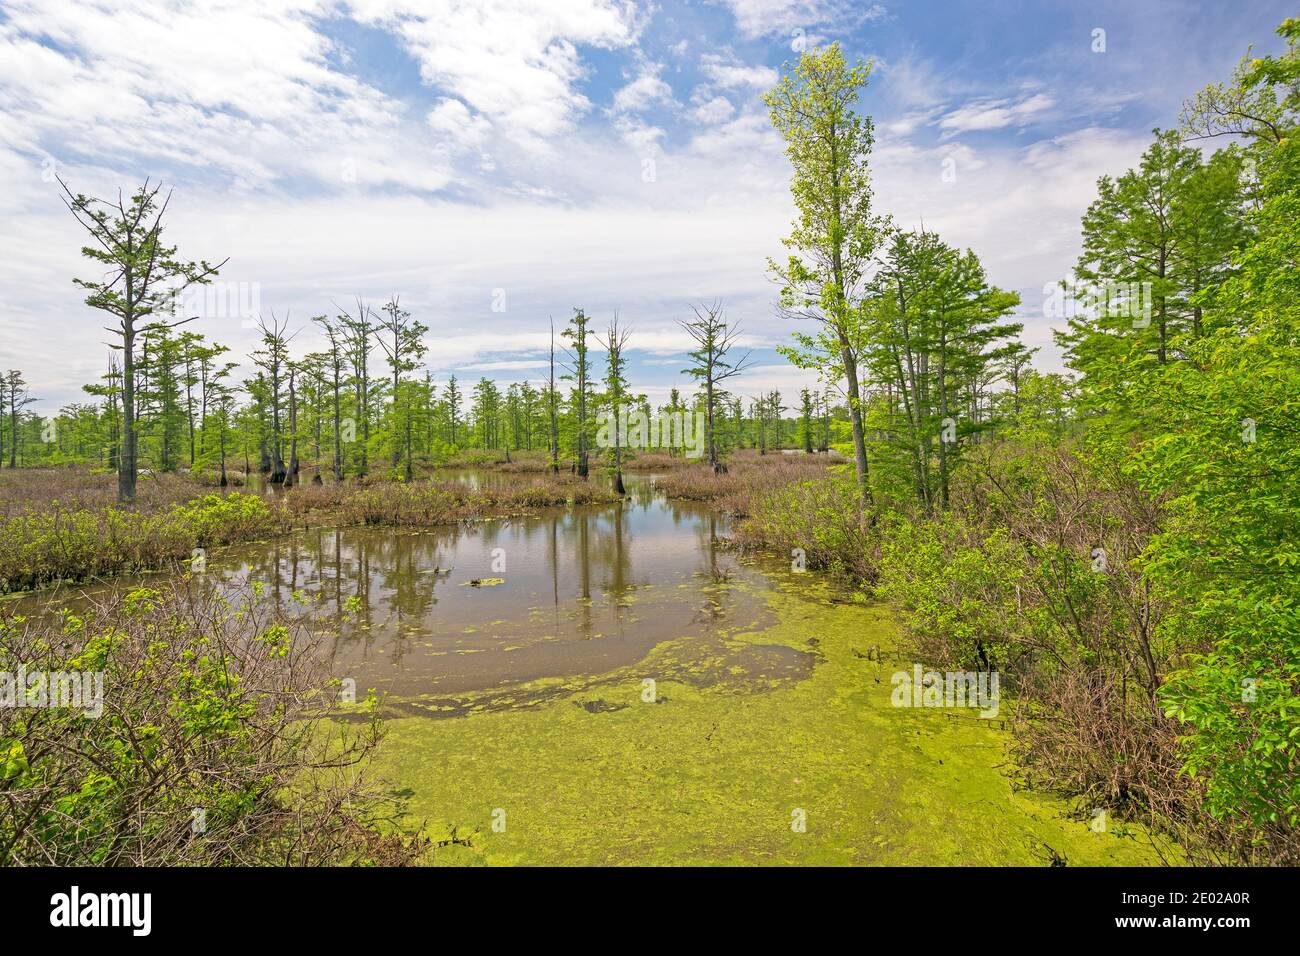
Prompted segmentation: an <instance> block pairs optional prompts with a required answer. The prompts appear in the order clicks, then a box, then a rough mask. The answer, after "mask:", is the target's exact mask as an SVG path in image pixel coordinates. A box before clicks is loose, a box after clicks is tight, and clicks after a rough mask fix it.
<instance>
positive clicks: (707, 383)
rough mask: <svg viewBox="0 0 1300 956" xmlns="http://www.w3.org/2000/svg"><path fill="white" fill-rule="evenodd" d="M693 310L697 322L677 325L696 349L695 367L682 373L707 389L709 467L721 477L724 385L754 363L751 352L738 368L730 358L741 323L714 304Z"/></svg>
mask: <svg viewBox="0 0 1300 956" xmlns="http://www.w3.org/2000/svg"><path fill="white" fill-rule="evenodd" d="M691 308H692V311H694V313H695V318H694V319H683V320H681V321H680V322H678V325H680V326H681V327H682V328H683V329H684V330H685V331H686V334H687V335H689V336H690V337H691V339H692V340H693V341H694V342H695V348H694V349H693V350H692V351H690V352H688V353H687V354H688V355H689V356H690V358H691V361H692V363H693V364H692V365H691V367H690V368H686V369H682V372H683V374H686V375H689V376H691V378H693V379H695V380H696V382H699V383H702V384H703V386H704V407H705V422H704V442H705V445H706V447H707V449H708V456H709V465H710V467H712V468H713V471H714V474H719V473H721V472H724V471H726V470H727V466H726V465H724V464H723V463H722V458H721V456H720V455H719V453H718V439H717V430H716V428H715V427H714V418H715V412H716V410H717V406H718V403H719V402H720V401H722V399H723V398H724V397H725V395H726V392H725V391H723V390H722V388H721V385H722V383H723V382H725V381H726V380H727V379H729V378H732V377H734V376H736V375H739V374H740V373H741V372H743V371H744V370H745V369H747V368H749V367H750V366H751V365H752V364H753V362H752V361H751V360H750V353H749V352H746V353H745V354H744V355H742V356H741V357H740V359H739V360H738V361H737V362H735V364H732V362H731V361H730V360H729V359H728V358H727V355H728V353H730V351H731V349H732V347H733V346H734V345H735V344H736V338H737V337H738V336H739V334H740V325H739V323H737V324H736V325H731V324H729V323H728V322H727V320H726V318H724V316H723V312H722V303H721V302H715V303H714V304H713V305H711V306H708V305H705V306H692V307H691Z"/></svg>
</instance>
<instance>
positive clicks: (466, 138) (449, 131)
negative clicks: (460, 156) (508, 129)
mask: <svg viewBox="0 0 1300 956" xmlns="http://www.w3.org/2000/svg"><path fill="white" fill-rule="evenodd" d="M427 119H428V122H429V126H430V127H432V128H433V129H434V130H435V131H436V132H438V133H440V134H442V137H441V140H442V143H443V144H444V145H445V146H446V148H447V149H450V150H461V149H473V148H478V147H481V146H482V145H483V143H484V142H485V141H486V140H487V137H488V135H489V134H490V133H491V131H492V124H491V123H489V122H488V121H487V120H486V119H484V118H483V117H482V116H475V115H473V114H472V113H470V111H469V107H467V106H466V105H465V104H464V103H462V102H461V101H460V100H454V99H451V98H447V99H442V100H439V101H438V103H437V105H436V106H434V108H433V109H431V110H430V111H429V115H428V117H427Z"/></svg>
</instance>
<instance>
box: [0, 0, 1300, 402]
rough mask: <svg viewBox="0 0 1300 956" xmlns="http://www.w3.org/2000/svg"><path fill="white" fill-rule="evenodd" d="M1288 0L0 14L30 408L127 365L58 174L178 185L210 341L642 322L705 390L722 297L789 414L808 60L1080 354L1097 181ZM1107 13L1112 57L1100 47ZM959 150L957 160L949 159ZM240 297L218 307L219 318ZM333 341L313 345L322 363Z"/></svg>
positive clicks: (1031, 311)
mask: <svg viewBox="0 0 1300 956" xmlns="http://www.w3.org/2000/svg"><path fill="white" fill-rule="evenodd" d="M1293 12H1294V11H1293V10H1291V9H1289V5H1288V4H1286V3H1281V2H1277V3H1274V2H1267V0H1264V2H1252V3H1249V4H1241V3H1227V2H1223V3H1190V2H1141V3H1135V2H1132V0H1129V2H1125V3H1089V4H1079V3H1033V4H1031V3H1005V2H988V0H984V2H978V3H966V2H950V3H940V2H924V3H921V2H893V3H852V4H851V3H842V2H837V0H753V2H741V0H715V2H692V3H684V2H666V0H665V2H661V3H634V2H623V0H481V2H478V3H456V2H434V0H424V2H414V0H352V2H348V0H260V2H246V0H238V2H236V0H210V2H207V3H203V4H192V3H172V2H163V0H148V2H145V0H118V2H115V3H93V2H85V0H80V2H76V3H68V2H49V0H0V174H3V176H4V181H5V183H6V189H5V190H3V191H0V192H2V193H3V195H0V219H2V220H3V222H4V227H3V229H2V230H0V316H2V318H0V367H3V368H9V367H16V368H21V369H23V370H24V371H25V372H26V375H27V378H28V380H29V381H30V382H31V387H32V394H33V395H35V396H36V397H37V398H38V399H39V402H38V404H37V406H36V407H37V409H38V410H40V411H43V412H46V413H48V412H51V411H53V410H54V409H55V408H57V407H59V406H60V405H61V404H64V403H66V402H69V401H74V400H78V399H79V398H80V395H79V386H80V384H81V383H82V382H85V381H89V380H92V379H94V378H95V377H97V376H98V375H99V374H100V373H101V371H102V369H103V367H104V365H105V364H106V362H107V355H108V350H107V347H106V346H103V345H101V344H99V343H102V342H104V341H105V340H106V338H107V336H106V335H105V334H104V333H103V332H101V331H100V326H102V325H103V324H104V323H103V322H102V321H101V319H100V318H99V317H98V316H95V315H93V314H92V313H91V312H90V311H89V310H88V309H86V308H85V307H84V305H82V304H81V303H80V300H79V296H78V295H77V291H76V289H75V288H74V287H72V285H71V282H70V278H71V277H72V276H73V275H88V274H90V272H89V271H88V267H87V265H85V264H83V263H82V262H81V260H80V259H79V257H78V252H77V250H78V248H79V246H80V242H81V237H80V236H79V235H78V233H77V230H76V227H75V224H74V223H73V222H72V220H71V217H70V216H69V215H68V213H67V212H66V210H64V209H63V207H62V205H61V203H60V201H59V198H58V192H57V185H56V184H55V183H54V182H53V175H52V174H53V173H54V172H56V171H57V172H58V173H59V174H60V175H62V176H63V177H64V178H65V179H67V180H68V181H69V182H70V184H71V185H72V186H73V188H74V189H77V190H80V191H85V192H90V193H95V194H113V193H115V192H116V190H117V189H118V188H119V187H129V185H130V184H132V183H134V182H137V181H139V180H140V179H142V178H144V177H145V176H151V177H154V178H161V179H163V180H164V181H165V182H166V183H168V184H169V185H171V186H173V187H175V190H176V192H175V197H174V199H173V205H172V214H171V225H170V228H169V233H170V238H171V240H172V241H174V242H177V243H178V244H179V245H180V249H181V252H182V253H183V254H185V255H186V256H188V257H191V258H200V257H203V258H209V259H220V258H224V257H226V256H230V257H231V261H230V263H229V265H228V266H227V267H226V269H225V270H224V272H223V276H222V281H223V282H224V283H226V285H224V286H223V287H222V288H221V289H219V290H218V292H219V295H217V296H214V297H213V299H212V300H210V301H209V302H207V303H206V304H203V305H201V306H200V305H196V306H195V308H196V309H197V310H199V311H201V312H202V313H203V315H202V318H201V319H200V321H199V322H197V323H195V327H197V328H198V329H199V330H201V331H203V332H205V333H206V334H207V335H208V336H209V337H211V338H213V339H215V340H217V341H220V342H222V343H225V344H228V345H230V346H231V347H232V349H233V350H234V351H235V352H236V353H244V352H246V351H248V350H249V348H251V347H252V345H253V339H254V333H253V332H252V330H251V329H250V328H249V327H248V326H249V325H250V323H249V321H248V320H247V317H242V316H240V315H239V314H237V313H238V311H239V310H237V309H234V308H232V307H231V303H232V302H241V301H242V302H243V303H244V304H245V305H247V304H249V303H252V304H254V305H255V306H256V307H257V308H260V310H261V311H262V312H264V313H268V314H269V313H270V311H271V310H275V312H276V314H277V315H283V314H285V313H288V314H289V315H290V317H291V320H292V321H293V322H294V324H297V325H302V326H304V327H306V326H309V324H310V323H309V321H308V320H309V318H310V317H311V316H312V315H315V314H319V313H329V312H333V311H335V309H336V306H343V305H348V304H350V303H352V301H353V300H354V299H355V297H356V296H358V295H360V296H363V297H365V298H366V299H368V300H370V301H372V302H373V303H374V305H375V306H376V307H377V306H378V305H379V304H381V303H382V302H383V301H384V300H385V299H386V298H387V297H388V296H390V295H392V294H395V293H396V294H400V295H401V297H402V302H403V304H404V305H405V306H406V307H407V308H409V309H410V310H411V311H412V312H413V313H414V314H415V315H416V316H417V317H418V318H419V319H420V320H421V321H423V322H424V323H425V324H426V325H428V326H429V327H430V328H431V333H430V336H429V346H430V348H429V354H428V356H427V358H426V362H427V364H428V366H429V368H430V369H431V370H433V372H434V373H435V376H436V377H437V380H438V381H445V380H446V377H447V375H448V374H450V373H452V372H455V373H456V374H457V375H458V376H459V377H460V378H462V379H473V378H477V377H479V376H480V375H485V374H486V375H489V376H490V377H493V378H497V379H499V380H501V381H503V382H508V381H518V380H523V379H525V378H531V379H533V380H534V381H536V380H537V379H538V378H539V377H540V376H541V375H542V373H543V361H544V355H543V352H542V350H543V349H544V348H545V346H546V339H547V333H546V326H547V320H548V316H554V318H555V319H556V321H557V322H558V323H562V322H563V321H564V320H565V319H566V318H567V317H568V315H569V314H570V313H571V310H572V308H573V307H574V306H583V307H584V308H585V309H586V310H587V312H588V313H589V314H591V315H593V316H594V317H595V319H596V322H597V324H598V325H602V324H603V323H604V321H605V320H607V319H608V317H609V316H611V315H612V314H613V312H614V311H615V310H618V311H619V313H620V315H621V317H622V318H623V320H624V321H626V322H630V323H631V325H632V326H633V329H634V333H633V340H632V344H633V347H634V351H633V355H632V359H633V360H632V366H631V372H632V374H631V377H632V380H633V384H634V386H635V387H637V388H638V389H639V390H641V391H645V392H646V393H648V394H649V395H650V396H651V398H652V399H654V400H656V401H658V400H661V399H662V397H663V395H664V394H665V393H666V391H667V389H668V388H669V387H670V386H671V385H673V384H679V385H683V386H684V385H685V382H684V380H683V379H682V377H681V376H679V374H678V372H679V370H680V368H681V367H682V353H683V351H684V345H685V340H684V337H683V335H682V333H681V332H680V330H678V329H677V327H676V325H675V320H677V319H679V318H683V317H685V316H687V315H688V314H689V308H690V305H691V304H692V303H698V302H700V301H706V300H707V301H713V300H719V299H720V300H722V301H723V302H724V304H725V306H726V309H727V312H728V314H729V315H730V316H731V317H732V318H733V319H737V320H739V321H740V322H741V323H742V326H743V327H744V329H745V330H746V333H747V336H746V338H747V342H748V344H749V345H750V346H751V347H752V348H753V349H754V358H755V360H756V361H755V366H754V368H753V369H752V370H751V372H750V373H748V374H747V375H746V376H745V377H744V378H743V379H742V380H741V381H740V384H739V386H738V391H739V392H740V393H741V394H743V395H747V396H752V395H757V394H758V393H760V392H761V391H765V390H768V389H771V388H780V389H782V391H783V392H784V393H785V394H786V395H787V396H789V397H790V398H791V399H793V397H794V395H795V393H796V392H797V389H798V388H799V387H800V385H802V384H809V385H816V384H817V378H816V374H815V373H812V372H805V371H801V370H797V369H793V368H790V367H789V366H788V365H787V364H786V363H785V362H784V361H783V360H782V359H780V358H779V356H777V354H776V353H775V351H774V350H773V346H775V345H776V344H778V343H779V342H781V341H783V340H784V339H785V337H786V336H787V335H788V332H789V326H788V325H787V324H786V323H784V322H783V321H782V320H781V319H780V318H778V317H777V316H776V314H775V311H774V308H773V305H774V300H775V289H774V288H773V286H772V285H771V283H770V281H769V280H768V279H767V277H766V274H765V270H764V263H765V259H766V257H767V256H769V255H777V254H780V251H781V246H780V239H781V237H782V235H784V233H785V231H786V228H787V227H788V224H789V221H790V218H791V209H790V205H789V199H788V192H787V180H788V165H787V164H786V161H785V158H784V156H783V153H782V149H781V144H780V143H779V141H778V140H777V139H776V137H775V135H774V134H773V133H772V131H771V129H770V127H769V124H768V121H767V117H766V114H765V112H764V110H763V108H762V105H761V101H760V97H761V95H762V93H763V91H764V90H765V89H767V88H768V87H770V86H771V85H772V83H773V82H775V80H776V78H777V76H778V72H779V70H780V68H781V65H782V63H783V62H785V61H787V60H789V59H791V58H792V57H793V56H794V55H795V53H796V51H797V48H799V47H800V46H801V45H812V44H817V43H825V42H829V41H830V40H839V41H840V42H841V44H842V45H843V46H844V48H845V50H846V52H847V53H848V54H849V55H850V56H851V57H862V58H870V59H872V60H873V61H874V63H875V68H874V71H873V76H872V81H871V84H870V86H869V88H868V90H867V93H866V95H865V97H864V100H863V104H862V106H863V108H864V109H865V110H866V111H867V112H869V113H870V114H872V115H873V117H874V118H875V122H876V126H877V145H876V150H875V153H874V155H873V168H874V169H875V180H876V203H877V208H878V209H879V210H880V211H882V212H889V213H892V214H893V215H894V216H895V217H896V219H897V221H898V222H899V223H900V224H902V225H905V226H913V225H916V224H917V223H918V222H919V221H920V220H921V219H922V218H924V221H925V223H926V226H927V227H929V228H932V229H937V230H938V231H939V232H940V233H941V234H942V235H943V236H944V237H945V238H947V239H948V240H949V241H950V242H952V243H955V244H959V245H962V246H969V247H971V248H973V249H975V250H976V252H978V253H979V254H980V256H981V257H982V258H983V260H984V261H985V263H986V266H987V267H988V269H989V272H990V275H991V277H992V279H993V281H995V282H997V283H998V284H1000V285H1002V286H1004V287H1006V288H1012V289H1016V290H1018V291H1019V292H1020V293H1021V295H1022V298H1023V304H1022V307H1021V318H1022V320H1023V321H1024V322H1025V325H1026V333H1025V337H1026V339H1027V340H1028V341H1029V342H1030V344H1032V345H1040V346H1043V347H1044V349H1043V353H1042V355H1041V360H1042V364H1043V365H1044V366H1045V367H1056V366H1057V364H1058V361H1059V360H1058V359H1057V357H1056V355H1055V352H1054V350H1053V349H1052V348H1051V346H1050V339H1051V333H1050V327H1051V324H1052V321H1051V320H1050V319H1049V318H1047V317H1046V316H1044V314H1043V301H1044V295H1043V288H1044V286H1046V285H1048V284H1050V283H1052V282H1054V281H1056V280H1059V279H1061V278H1064V277H1065V276H1066V275H1068V273H1069V270H1070V267H1071V266H1072V264H1073V262H1074V258H1075V256H1076V254H1077V251H1078V226H1079V217H1080V215H1081V214H1082V212H1083V211H1084V209H1085V208H1086V206H1087V204H1088V202H1089V201H1090V199H1091V198H1092V196H1093V192H1094V184H1095V181H1096V178H1097V177H1098V176H1100V175H1102V174H1103V173H1108V172H1109V173H1118V172H1121V171H1122V170H1123V169H1125V168H1126V167H1128V166H1130V165H1132V164H1133V163H1134V162H1135V161H1136V159H1137V157H1138V156H1139V155H1140V153H1141V151H1142V149H1143V148H1144V147H1145V146H1146V145H1147V143H1148V142H1149V139H1150V131H1151V129H1152V127H1155V126H1172V125H1175V124H1176V122H1177V117H1178V110H1179V106H1180V103H1181V102H1182V100H1183V99H1184V98H1185V97H1187V96H1189V95H1191V94H1192V93H1194V92H1195V91H1196V90H1197V89H1198V88H1199V87H1201V86H1203V85H1204V84H1206V83H1208V82H1211V81H1214V80H1217V79H1222V78H1225V77H1226V76H1227V75H1228V74H1229V73H1230V71H1231V69H1232V67H1233V65H1234V64H1235V63H1236V61H1237V60H1238V59H1239V58H1240V57H1241V56H1242V55H1243V54H1244V53H1245V52H1246V49H1247V47H1248V45H1250V44H1251V43H1254V44H1255V46H1256V49H1257V50H1261V51H1273V50H1276V49H1278V48H1279V46H1280V44H1279V43H1278V41H1277V38H1276V37H1275V36H1274V34H1273V29H1274V27H1275V26H1276V25H1277V24H1278V23H1279V22H1280V21H1281V20H1282V19H1284V18H1285V17H1286V16H1287V15H1289V14H1291V13H1293ZM1097 30H1103V31H1104V51H1103V50H1098V49H1096V48H1097V47H1099V46H1100V45H1101V44H1099V43H1098V40H1099V38H1100V37H1101V35H1099V34H1096V33H1095V31H1097ZM945 168H947V169H950V170H952V171H954V172H955V178H954V177H953V176H948V177H945V176H944V175H943V171H944V170H945ZM223 303H224V304H223ZM313 334H314V333H313V332H312V331H311V330H310V329H309V328H308V329H305V330H304V332H303V333H302V334H301V335H300V336H299V339H298V340H297V341H298V342H299V344H300V345H301V346H302V347H303V348H311V347H313V346H314V345H315V344H316V343H315V342H314V341H313V339H312V336H313Z"/></svg>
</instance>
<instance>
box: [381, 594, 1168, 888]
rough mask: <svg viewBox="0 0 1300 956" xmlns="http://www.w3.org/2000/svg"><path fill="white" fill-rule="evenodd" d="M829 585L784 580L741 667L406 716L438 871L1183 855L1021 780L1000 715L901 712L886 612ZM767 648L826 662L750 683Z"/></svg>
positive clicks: (736, 640)
mask: <svg viewBox="0 0 1300 956" xmlns="http://www.w3.org/2000/svg"><path fill="white" fill-rule="evenodd" d="M833 597H834V591H832V590H829V589H828V588H827V587H826V586H825V585H824V584H818V583H811V582H807V579H806V578H804V577H802V576H797V575H787V576H785V578H784V580H783V582H782V583H781V585H780V587H779V588H778V589H777V590H775V591H773V592H771V593H769V594H767V595H766V600H767V601H768V602H769V603H770V606H771V609H772V610H773V612H774V614H775V623H774V624H773V625H772V626H770V627H766V628H762V629H760V630H757V631H742V632H737V633H735V634H733V635H732V636H731V639H730V642H729V643H730V647H731V649H732V651H733V654H732V655H731V656H729V657H727V658H724V660H723V661H713V660H698V659H694V658H692V656H691V654H690V647H689V644H690V642H680V643H679V642H668V643H666V644H664V645H661V646H660V647H659V648H657V649H656V650H655V651H654V652H652V654H651V655H650V656H649V657H648V658H647V659H646V660H645V661H643V662H641V663H640V664H637V665H635V666H633V667H629V668H623V669H620V670H618V671H615V672H613V673H610V674H608V675H605V676H604V677H601V678H594V679H582V680H550V681H544V682H536V684H535V685H530V686H529V687H527V688H520V689H519V694H520V695H521V697H522V696H523V695H524V694H525V693H526V692H528V691H531V692H532V693H533V695H534V699H533V702H532V703H530V704H528V705H526V706H521V707H519V708H515V709H500V708H497V709H491V708H488V709H481V710H474V708H473V697H472V696H471V697H470V698H468V699H466V700H465V701H464V703H465V704H466V705H467V706H468V708H469V711H468V714H469V715H468V716H461V717H454V718H450V719H437V718H434V717H404V718H398V719H391V720H389V721H387V722H386V726H387V729H388V732H389V736H388V737H387V738H386V740H385V741H384V744H383V746H382V747H381V748H380V751H379V753H378V757H377V763H376V770H377V772H378V773H379V774H380V775H381V776H382V778H383V779H384V780H385V782H386V783H387V785H388V786H389V787H390V788H392V790H393V791H394V792H396V793H400V794H402V795H403V797H404V798H405V800H406V801H407V806H406V815H405V817H404V819H405V821H406V822H407V824H408V825H417V824H418V823H420V822H422V821H427V822H428V824H429V827H430V835H431V837H433V838H435V839H437V838H438V836H439V835H449V834H451V833H453V832H454V833H456V834H457V835H458V836H459V837H460V838H462V839H464V840H465V841H466V842H465V843H462V844H458V845H456V846H449V847H446V848H444V849H440V850H438V851H437V852H436V853H435V854H434V856H433V862H435V863H440V864H454V863H488V864H494V865H501V864H556V863H569V864H574V863H576V864H589V865H602V864H670V863H695V864H703V863H722V864H728V863H730V864H745V863H764V864H776V863H823V864H919V865H939V864H985V865H993V864H1021V865H1034V864H1042V865H1050V864H1053V863H1058V864H1059V863H1062V862H1064V863H1068V864H1070V865H1096V864H1150V863H1156V862H1159V861H1160V859H1161V855H1160V854H1161V853H1162V852H1163V853H1165V854H1168V855H1170V857H1171V858H1172V859H1177V858H1178V854H1177V850H1176V849H1173V848H1169V847H1167V846H1163V845H1161V847H1160V848H1159V849H1158V848H1157V845H1156V844H1155V843H1154V842H1153V841H1152V839H1151V838H1150V837H1149V836H1148V835H1147V834H1146V832H1145V831H1144V830H1142V828H1140V827H1127V828H1125V827H1124V826H1122V825H1121V826H1120V827H1118V828H1116V827H1113V826H1112V827H1110V828H1108V831H1107V832H1096V827H1095V826H1090V824H1089V820H1090V815H1089V812H1085V811H1075V810H1074V809H1073V808H1071V807H1070V806H1068V805H1067V804H1065V803H1064V802H1062V801H1059V800H1055V799H1052V798H1050V797H1045V796H1042V795H1039V794H1034V793H1030V792H1028V791H1025V790H1022V789H1020V788H1018V787H1017V786H1016V785H1015V783H1014V782H1013V781H1012V780H1011V779H1010V778H1008V777H1007V776H1005V775H1004V774H1003V773H1002V772H1000V770H999V769H998V767H999V765H1001V764H1002V763H1004V762H1005V761H1006V760H1007V751H1006V744H1007V738H1006V735H1005V734H1003V733H1001V732H999V731H997V730H995V729H994V727H993V726H991V723H990V722H989V721H982V720H979V719H978V718H976V717H973V716H971V715H968V714H963V715H961V716H956V715H952V714H951V713H946V712H939V711H935V710H924V709H917V710H902V709H896V708H894V707H892V706H891V704H890V691H891V687H890V681H889V674H890V672H891V671H892V670H895V669H897V666H898V665H897V664H896V663H894V661H893V659H892V656H893V655H894V653H895V650H894V649H895V643H894V642H895V634H894V627H893V623H892V619H891V614H890V612H889V611H888V609H887V608H884V607H882V606H874V605H850V604H844V603H838V602H837V603H831V602H830V599H831V598H833ZM765 647H766V648H771V647H779V648H785V649H787V650H788V652H790V653H799V654H807V655H812V656H813V657H815V659H816V661H817V663H816V664H815V666H814V667H813V668H812V670H811V672H810V673H808V674H807V675H806V676H804V677H803V678H802V679H798V678H793V679H790V678H787V679H782V678H768V679H766V680H763V681H761V682H760V683H759V684H755V683H753V682H752V681H750V680H743V679H741V675H738V674H736V673H735V671H736V670H737V669H740V670H742V672H743V668H739V665H738V664H737V663H736V659H737V658H736V657H735V655H736V654H740V653H742V652H744V651H746V650H748V649H752V648H765ZM873 648H874V649H876V650H877V652H878V653H877V654H874V655H873V654H872V653H871V651H872V649H873ZM879 652H883V653H879ZM728 661H729V662H730V663H727V662H728ZM719 664H720V665H721V666H718V665H719ZM721 675H729V677H730V678H731V679H727V677H724V676H721ZM648 681H649V682H653V683H647V682H648ZM575 705H576V706H575ZM801 822H802V825H803V828H802V829H799V825H800V823H801Z"/></svg>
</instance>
